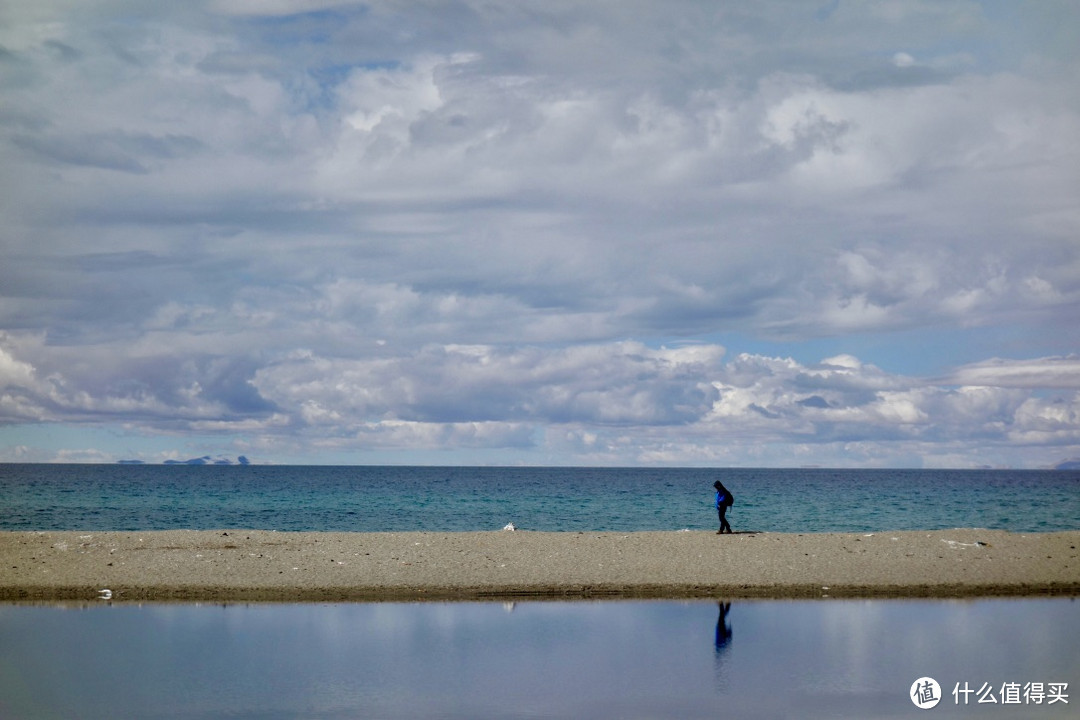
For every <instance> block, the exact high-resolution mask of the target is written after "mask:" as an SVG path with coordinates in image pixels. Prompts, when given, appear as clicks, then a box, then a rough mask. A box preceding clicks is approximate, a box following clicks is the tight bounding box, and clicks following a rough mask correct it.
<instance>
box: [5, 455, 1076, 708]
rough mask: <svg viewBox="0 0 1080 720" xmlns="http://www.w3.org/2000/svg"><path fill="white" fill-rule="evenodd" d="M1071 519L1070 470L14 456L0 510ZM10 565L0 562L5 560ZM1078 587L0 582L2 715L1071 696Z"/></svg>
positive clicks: (435, 525)
mask: <svg viewBox="0 0 1080 720" xmlns="http://www.w3.org/2000/svg"><path fill="white" fill-rule="evenodd" d="M717 479H720V480H722V481H723V482H724V484H725V485H726V486H727V487H728V488H729V489H730V490H731V491H732V493H733V494H734V495H735V505H734V507H733V508H732V509H731V511H730V512H729V514H728V516H729V519H730V521H731V523H732V525H733V526H734V529H735V530H736V531H739V530H754V531H770V532H838V531H843V532H880V531H887V530H934V529H949V528H957V527H979V528H997V529H1003V530H1010V531H1014V532H1049V531H1055V530H1077V529H1080V472H1077V471H1013V470H971V471H957V470H824V469H786V470H769V469H684V468H656V469H644V468H603V469H598V468H475V467H328V466H317V467H286V466H262V465H246V466H243V465H228V466H225V465H202V466H192V465H169V466H158V465H0V529H2V530H29V531H42V530H85V531H104V530H165V529H218V528H236V529H240V528H246V529H266V530H279V531H290V530H296V531H359V532H376V531H394V532H400V531H450V532H456V531H474V530H500V529H502V528H503V527H504V526H505V525H506V524H507V523H511V522H512V523H514V525H515V526H516V527H517V528H520V529H521V530H542V531H620V532H628V531H638V530H681V529H709V530H711V529H713V528H715V527H716V522H717V521H716V515H715V511H714V509H713V490H712V487H711V486H712V483H713V482H714V481H715V480H717ZM2 572H3V569H2V568H0V573H2ZM1078 707H1080V602H1078V601H1077V599H1076V598H1070V597H1052V598H1035V597H1031V598H1006V599H992V598H983V599H964V600H927V599H912V600H904V599H890V600H884V599H865V600H858V599H844V600H840V599H817V600H740V599H727V598H714V599H711V600H686V601H674V600H603V601H583V600H578V601H565V602H564V601H551V600H548V601H541V600H530V601H527V602H513V603H501V602H425V603H261V604H260V603H254V604H249V603H227V602H226V603H144V604H132V603H117V602H112V601H105V600H98V601H88V602H70V603H45V604H26V603H7V604H4V603H0V717H2V718H13V719H19V720H22V719H27V720H35V719H37V718H72V719H75V720H97V719H99V718H100V719H102V720H104V719H106V718H108V719H109V720H113V719H114V718H139V719H145V720H153V719H157V718H160V719H162V720H165V719H170V720H171V719H177V718H184V719H187V718H197V719H206V720H210V719H216V718H233V719H236V720H286V719H291V718H305V719H309V718H313V719H320V718H321V719H324V720H346V719H350V718H386V719H396V718H439V719H445V720H459V719H462V720H463V719H465V718H475V719H483V718H500V719H510V720H536V719H546V718H586V717H587V718H596V719H599V720H603V719H605V718H612V719H615V718H629V719H634V718H642V719H644V718H680V719H684V718H717V717H738V718H749V719H751V720H753V719H756V718H787V717H798V718H805V719H813V718H841V719H843V718H851V719H855V718H858V719H860V720H863V719H866V718H910V717H922V716H923V715H922V713H924V712H929V713H930V715H928V716H932V717H937V718H1010V720H1012V719H1014V718H1021V719H1023V718H1030V719H1033V720H1057V719H1060V718H1075V717H1077V714H1076V708H1078Z"/></svg>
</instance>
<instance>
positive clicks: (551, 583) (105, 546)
mask: <svg viewBox="0 0 1080 720" xmlns="http://www.w3.org/2000/svg"><path fill="white" fill-rule="evenodd" d="M1078 545H1080V531H1070V532H1054V533H1030V534H1018V533H1009V532H1004V531H998V530H979V529H958V530H942V531H933V532H924V531H919V532H881V533H866V534H863V533H807V534H794V533H737V534H734V535H723V536H718V535H716V534H715V533H712V532H703V531H682V532H633V533H607V532H585V533H578V532H557V533H547V532H527V531H516V532H512V531H496V532H463V533H290V532H269V531H251V530H215V531H184V530H178V531H164V532H3V533H0V600H4V601H50V600H76V599H78V600H91V599H97V598H99V597H100V596H101V595H102V593H101V591H102V590H105V589H107V590H109V591H110V593H109V595H111V599H112V601H127V602H134V601H167V600H182V601H347V600H365V601H370V600H435V599H439V600H443V599H454V600H468V599H498V598H515V597H537V598H544V597H552V598H566V597H572V598H590V597H591V598H595V597H627V598H689V597H733V598H734V597H747V598H750V597H769V598H807V597H976V596H1002V595H1011V596H1032V595H1076V594H1080V551H1078V550H1077V546H1078Z"/></svg>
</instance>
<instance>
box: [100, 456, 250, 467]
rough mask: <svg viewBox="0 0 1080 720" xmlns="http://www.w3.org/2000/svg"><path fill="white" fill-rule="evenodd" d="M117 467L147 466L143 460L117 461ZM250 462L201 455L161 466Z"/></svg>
mask: <svg viewBox="0 0 1080 720" xmlns="http://www.w3.org/2000/svg"><path fill="white" fill-rule="evenodd" d="M117 464H118V465H147V464H149V463H147V462H146V461H145V460H119V461H117ZM250 464H251V461H250V460H248V459H247V458H246V457H245V456H243V455H240V456H239V457H237V458H236V460H233V459H231V458H227V457H210V456H209V455H203V456H202V457H197V458H191V459H190V460H166V461H165V462H163V463H162V465H250Z"/></svg>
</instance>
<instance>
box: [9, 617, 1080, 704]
mask: <svg viewBox="0 0 1080 720" xmlns="http://www.w3.org/2000/svg"><path fill="white" fill-rule="evenodd" d="M1078 609H1080V606H1078V604H1076V603H1074V602H1072V601H1070V600H1005V601H1001V600H999V601H978V602H943V601H926V602H924V601H807V602H778V601H773V602H765V601H740V602H738V603H736V604H735V605H734V608H733V605H732V603H730V602H728V601H721V602H715V601H714V602H598V603H585V602H576V603H571V602H566V603H563V602H524V603H522V602H519V603H516V604H514V605H512V606H503V605H501V604H497V603H490V604H485V603H444V604H437V603H430V604H345V605H252V606H236V605H229V606H197V605H147V606H143V607H137V606H127V605H115V606H111V607H110V606H105V605H100V606H88V607H83V608H80V609H79V610H71V609H62V608H58V607H26V606H0V717H5V718H7V717H11V718H37V717H66V718H123V717H138V718H165V717H185V718H219V717H226V716H230V717H244V718H268V719H273V718H296V717H320V718H354V717H384V718H413V717H438V718H487V717H491V718H496V717H497V718H529V717H553V718H559V717H595V718H606V717H651V718H652V717H655V718H664V717H679V718H695V717H710V718H711V717H716V716H718V715H725V716H730V717H785V716H793V715H798V716H799V717H803V718H819V717H820V718H826V717H828V718H864V717H879V718H889V717H910V716H911V714H912V713H913V712H918V710H917V709H916V708H915V707H914V705H913V704H912V703H911V700H909V698H908V692H909V688H910V686H911V684H912V682H914V680H915V679H916V678H920V677H923V676H930V677H934V678H936V679H937V680H938V682H939V683H940V684H941V687H942V694H943V697H944V699H943V701H942V703H941V704H940V705H939V706H938V707H937V708H935V710H934V713H935V716H936V717H976V716H977V717H983V716H985V715H986V708H985V707H984V706H979V705H976V704H974V703H972V704H971V705H970V706H968V707H967V708H965V707H963V706H955V705H953V703H952V695H951V691H952V688H953V686H954V684H955V683H960V684H961V685H963V683H964V682H967V683H969V684H970V685H971V686H972V687H974V688H978V687H979V686H980V685H981V684H982V683H983V682H991V683H995V684H1000V683H1003V682H1018V683H1021V684H1023V683H1025V682H1044V683H1050V682H1066V683H1069V688H1071V690H1072V694H1075V695H1077V697H1075V698H1070V701H1071V702H1070V704H1068V705H1065V704H1062V703H1058V704H1056V705H1054V706H1050V705H1047V704H1043V705H1042V706H1039V707H1037V708H1034V707H1032V708H1025V707H1023V706H1020V707H1019V708H1016V710H1018V712H1013V713H1010V714H1009V716H1010V717H1017V716H1020V717H1023V716H1030V717H1037V718H1040V719H1041V718H1046V719H1047V720H1050V719H1052V718H1062V717H1068V716H1069V715H1070V713H1069V710H1070V709H1071V708H1075V707H1076V703H1077V702H1080V654H1078V651H1077V648H1078V647H1080V622H1078V621H1080V611H1078ZM733 624H737V625H738V627H739V641H738V642H733V639H732V638H733V633H732V626H733ZM1002 628H1009V629H1010V631H1009V632H1001V629H1002ZM1010 709H1011V708H1010Z"/></svg>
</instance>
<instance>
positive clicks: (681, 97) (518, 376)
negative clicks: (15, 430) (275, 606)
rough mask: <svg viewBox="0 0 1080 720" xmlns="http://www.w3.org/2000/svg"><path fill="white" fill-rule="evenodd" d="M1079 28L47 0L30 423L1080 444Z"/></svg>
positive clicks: (9, 253) (24, 34) (32, 230)
mask: <svg viewBox="0 0 1080 720" xmlns="http://www.w3.org/2000/svg"><path fill="white" fill-rule="evenodd" d="M1074 16H1075V11H1074V10H1072V9H1070V8H1065V7H1064V6H1055V7H1054V8H1051V9H1048V10H1045V11H1040V12H1039V13H1026V14H1025V16H1024V17H1023V18H1020V19H1018V18H1013V17H1011V16H1010V14H1009V12H1007V11H1005V10H1002V9H999V8H993V7H985V6H982V5H979V4H973V3H966V2H956V3H922V2H918V3H902V4H897V3H892V2H876V1H871V2H863V3H841V4H833V5H825V6H824V7H821V8H815V7H811V6H804V5H802V4H799V3H788V2H764V3H725V4H722V5H715V4H707V3H706V4H701V3H691V2H687V3H653V2H646V1H643V2H636V3H634V4H633V6H632V7H630V6H626V5H619V6H615V5H607V4H603V3H601V4H582V3H549V4H545V5H544V6H543V7H542V8H526V7H523V6H521V5H520V4H518V3H502V2H495V3H488V2H485V3H473V2H462V3H455V4H451V5H447V4H439V3H411V4H407V5H402V4H400V3H383V2H374V3H366V4H363V5H360V4H357V3H349V2H333V1H326V2H300V1H296V2H290V1H288V0H281V1H279V2H272V3H248V2H242V1H239V0H223V1H220V2H207V3H191V4H183V5H145V4H135V5H132V4H130V3H127V2H124V1H122V0H116V1H115V2H100V3H91V4H84V3H68V2H41V3H33V4H24V5H21V6H20V7H18V8H17V9H13V10H12V12H11V13H10V14H9V23H7V24H6V26H5V27H4V28H0V91H2V92H3V93H4V95H5V99H6V100H8V102H7V103H6V104H5V107H4V108H3V109H0V168H2V170H0V187H2V190H3V192H0V212H2V213H3V215H4V218H5V224H4V228H3V229H0V251H2V252H3V258H4V262H3V263H0V329H2V331H4V332H5V335H4V340H3V342H0V348H4V352H5V353H6V355H4V356H2V358H0V363H2V364H0V372H3V373H5V375H4V377H5V383H7V384H6V385H4V387H5V388H6V389H4V390H3V391H2V393H3V394H2V397H3V403H4V404H3V408H4V410H3V414H2V415H0V422H4V423H8V424H18V423H31V422H50V423H91V424H93V423H102V422H131V423H133V424H134V425H137V426H139V427H142V428H144V429H145V431H146V432H155V433H156V432H177V433H180V432H213V433H221V434H227V433H230V432H233V433H235V435H236V437H237V438H238V442H250V443H253V444H254V443H257V442H269V440H268V438H273V439H274V441H275V442H278V443H280V445H281V446H284V445H286V444H288V445H289V447H290V448H292V449H294V450H295V452H296V453H298V454H301V455H302V454H303V453H304V452H305V451H304V448H305V447H308V448H315V447H324V448H325V447H333V448H338V449H342V448H344V449H347V448H350V447H353V448H365V447H374V446H380V447H423V446H424V445H425V443H430V444H432V445H433V446H440V447H450V446H453V444H454V443H455V442H457V443H460V444H461V446H462V447H475V448H480V447H483V448H493V447H497V446H499V444H500V443H505V446H506V447H509V448H534V449H536V448H550V455H549V456H551V457H562V453H566V457H572V458H575V459H582V458H584V459H585V460H588V459H589V458H595V459H596V460H597V461H601V462H610V461H619V460H621V461H638V459H639V458H650V459H651V461H660V459H662V458H666V459H668V460H669V461H672V462H674V461H676V459H677V458H679V457H685V458H687V459H691V460H694V459H696V460H700V461H707V460H710V459H712V460H724V459H728V458H727V457H726V456H725V455H724V454H723V451H722V450H719V449H716V445H717V443H718V442H721V441H722V439H723V438H727V437H738V438H743V439H744V442H745V443H747V447H749V444H752V443H757V442H760V443H768V444H770V445H769V447H768V448H766V449H763V450H761V452H769V453H778V452H779V453H787V454H786V455H784V457H788V458H790V457H792V454H791V453H792V452H794V451H790V452H789V451H788V450H783V449H777V448H780V447H781V446H782V447H787V448H789V449H790V448H793V447H797V446H802V445H803V444H804V443H809V444H814V443H817V445H818V446H820V447H824V446H825V445H826V444H828V443H838V444H837V445H836V446H835V447H834V449H833V450H830V451H829V452H831V453H832V454H833V456H842V453H843V450H842V449H835V448H842V446H841V445H839V444H840V443H844V442H853V443H875V442H881V443H930V444H932V443H933V442H934V438H935V437H936V438H938V440H939V441H940V442H942V443H946V444H947V443H950V442H957V443H959V442H962V440H963V439H964V438H967V439H970V440H973V439H981V440H980V442H982V441H985V442H986V443H988V444H991V445H995V446H996V444H997V443H1008V442H1013V441H1014V442H1016V443H1017V444H1018V446H1023V447H1027V446H1028V444H1031V443H1035V444H1038V442H1045V443H1046V444H1047V445H1048V446H1051V447H1058V446H1059V445H1060V444H1061V443H1062V442H1066V443H1067V442H1072V441H1071V440H1068V438H1069V437H1071V435H1070V433H1071V432H1072V431H1071V430H1070V429H1069V428H1070V424H1069V423H1070V422H1071V420H1069V418H1070V417H1071V415H1070V414H1069V413H1070V412H1071V410H1068V408H1071V407H1072V405H1071V403H1073V402H1074V400H1073V399H1071V398H1070V397H1069V396H1068V394H1067V392H1068V391H1071V390H1072V389H1074V388H1075V383H1073V382H1072V380H1071V379H1070V378H1071V377H1072V375H1073V374H1075V369H1074V368H1073V367H1072V366H1071V365H1070V364H1069V363H1070V362H1071V361H1070V360H1068V359H1067V357H1066V356H1069V357H1071V356H1070V355H1069V354H1070V353H1075V348H1076V343H1077V342H1078V341H1080V336H1078V335H1077V332H1076V327H1075V326H1076V324H1075V317H1076V310H1077V307H1080V246H1077V244H1076V242H1075V238H1076V237H1077V231H1078V229H1080V209H1078V206H1077V202H1076V197H1077V192H1076V190H1077V188H1080V175H1078V171H1077V168H1080V142H1078V141H1077V138H1080V95H1078V94H1077V91H1076V89H1075V82H1074V78H1075V74H1076V73H1075V70H1076V69H1077V67H1078V65H1080V58H1078V56H1077V53H1076V51H1075V48H1074V47H1073V45H1072V44H1070V43H1067V42H1053V41H1043V40H1037V39H1038V38H1051V39H1052V38H1054V37H1057V36H1056V35H1055V34H1054V33H1053V32H1051V30H1052V29H1053V28H1057V27H1063V26H1068V25H1069V24H1070V23H1073V24H1075V20H1076V18H1075V17H1074ZM118 18H123V22H120V21H118ZM973 337H976V338H977V339H979V340H980V343H969V342H968V341H969V340H971V339H972V338H973ZM733 340H734V341H736V342H743V343H748V345H749V346H750V347H757V346H758V344H760V343H766V344H768V346H769V351H768V352H763V353H758V352H744V350H746V349H749V348H743V347H736V346H735V345H734V344H733V342H732V341H733ZM721 345H727V346H729V347H731V352H730V353H727V354H725V350H724V348H722V347H721ZM661 347H667V348H669V349H668V350H659V349H657V348H661ZM912 347H915V348H918V349H919V352H921V353H922V354H923V355H924V356H925V358H924V360H923V362H924V364H925V365H927V366H930V370H928V371H927V373H926V374H928V375H930V376H932V377H933V378H934V379H932V380H926V379H915V378H911V377H907V376H905V375H904V374H903V373H904V372H905V369H906V368H907V367H908V366H909V365H911V364H912V363H911V361H910V358H911V357H912V356H913V355H914V354H915V352H916V351H914V350H912ZM670 348H675V349H670ZM692 348H693V350H691V349H692ZM927 348H932V351H927V350H926V349H927ZM694 353H701V354H702V355H695V354H694ZM844 354H846V355H848V356H851V357H854V356H856V355H857V356H859V357H861V358H863V360H864V361H863V362H859V363H857V364H852V361H851V360H850V359H845V358H844V357H843V355H844ZM789 356H790V357H789ZM994 356H1001V357H1016V358H1021V359H1019V360H1015V361H1011V364H1010V363H1007V365H1008V367H1003V366H1001V365H996V364H995V361H989V360H986V358H988V357H994ZM820 357H830V360H827V361H823V362H817V359H818V358H820ZM688 358H693V359H692V360H691V359H688ZM793 358H797V359H793ZM1022 358H1028V359H1027V360H1024V359H1022ZM1038 358H1045V359H1042V360H1040V359H1038ZM1054 358H1058V359H1056V360H1055V359H1054ZM952 366H956V369H955V370H953V369H950V368H951V367H952ZM882 368H889V369H888V370H886V369H882ZM1040 383H1058V384H1057V385H1042V384H1040ZM974 387H986V388H990V390H989V391H987V392H988V393H989V394H986V393H982V391H975V390H968V389H965V388H974ZM1063 392H1064V393H1065V394H1061V393H1063ZM1055 393H1057V394H1055ZM1063 408H1065V410H1063ZM1010 438H1013V440H1010ZM1038 438H1043V440H1038ZM320 443H326V445H319V444H320ZM773 444H775V445H776V447H773ZM859 447H863V446H862V445H860V446H859ZM867 447H869V446H867ZM890 447H893V446H890ZM906 447H908V448H914V447H915V445H914V444H909V445H907V446H906ZM920 447H922V446H921V445H920ZM943 447H944V446H943ZM710 448H712V449H710ZM290 452H292V450H290ZM311 452H319V451H316V450H311ZM683 452H685V453H686V454H685V455H682V454H680V453H683ZM866 452H867V453H868V455H867V456H868V457H873V458H875V460H881V457H880V456H876V455H874V453H873V452H872V451H871V450H866ZM919 452H920V453H925V448H923V449H921V450H919ZM1003 452H1004V451H1003ZM1018 452H1019V451H1018ZM1023 452H1024V453H1026V452H1028V451H1027V450H1024V451H1023ZM1032 452H1033V451H1032ZM912 453H914V451H912ZM972 454H977V453H976V451H974V450H973V451H972ZM1072 454H1075V451H1073V453H1072ZM809 455H813V452H810V453H809ZM948 455H949V457H952V458H955V457H958V456H961V455H963V451H962V450H957V449H956V448H953V447H950V448H949V449H948ZM741 457H744V458H746V459H747V461H749V462H752V461H754V459H755V458H754V457H753V456H741ZM891 457H894V458H895V457H898V456H895V455H894V456H891ZM903 457H905V458H910V457H911V455H905V456H903ZM942 457H944V454H943V455H942ZM1024 457H1025V459H1024V462H1032V461H1030V460H1028V459H1027V458H1028V457H1030V456H1029V455H1025V456H1024ZM733 458H734V456H732V458H731V459H733ZM642 461H644V460H642ZM808 461H810V460H808ZM905 462H908V460H906V459H905Z"/></svg>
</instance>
